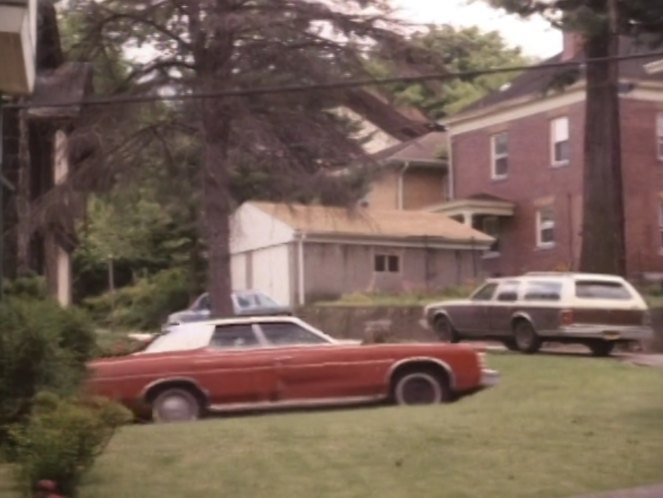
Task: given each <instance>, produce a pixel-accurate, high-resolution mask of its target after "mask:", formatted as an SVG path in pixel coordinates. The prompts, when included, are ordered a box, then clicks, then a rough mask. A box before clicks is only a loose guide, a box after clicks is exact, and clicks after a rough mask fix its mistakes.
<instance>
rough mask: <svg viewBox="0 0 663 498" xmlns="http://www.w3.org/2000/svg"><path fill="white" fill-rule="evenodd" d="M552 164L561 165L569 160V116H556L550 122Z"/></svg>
mask: <svg viewBox="0 0 663 498" xmlns="http://www.w3.org/2000/svg"><path fill="white" fill-rule="evenodd" d="M550 141H551V153H552V165H553V166H561V165H564V164H567V163H568V162H569V156H570V148H569V118H567V117H563V118H557V119H553V120H552V121H551V122H550Z"/></svg>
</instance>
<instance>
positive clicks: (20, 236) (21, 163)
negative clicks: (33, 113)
mask: <svg viewBox="0 0 663 498" xmlns="http://www.w3.org/2000/svg"><path fill="white" fill-rule="evenodd" d="M18 133H19V137H18V181H17V185H16V217H17V222H16V273H17V275H18V276H25V275H28V274H29V273H30V238H31V235H32V233H31V232H32V231H31V228H30V225H31V223H30V174H31V168H30V127H29V124H28V116H27V111H26V110H25V109H22V110H21V111H19V114H18Z"/></svg>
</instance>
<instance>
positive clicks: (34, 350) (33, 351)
mask: <svg viewBox="0 0 663 498" xmlns="http://www.w3.org/2000/svg"><path fill="white" fill-rule="evenodd" d="M0 323H1V324H2V327H0V444H1V443H2V442H3V439H4V438H3V433H4V431H3V430H2V428H3V427H4V426H6V425H7V424H9V423H13V422H16V421H17V420H19V419H20V418H21V417H22V416H23V415H25V414H26V413H27V412H28V411H29V408H30V403H31V400H32V397H33V396H34V395H35V394H36V393H37V392H38V391H40V390H45V389H47V390H51V391H53V392H57V393H60V394H67V393H71V392H73V391H75V390H76V389H77V387H78V385H79V383H80V381H81V380H82V378H83V376H84V375H85V362H86V361H87V360H88V359H89V358H90V357H91V356H92V353H93V350H94V346H95V344H94V333H93V331H92V329H91V327H90V325H89V323H88V321H87V320H86V318H85V316H84V315H83V314H82V313H81V312H80V311H77V310H65V309H63V308H61V307H60V306H59V305H58V304H57V303H55V302H54V301H50V300H37V299H18V298H11V299H9V300H8V301H6V302H4V303H2V304H0Z"/></svg>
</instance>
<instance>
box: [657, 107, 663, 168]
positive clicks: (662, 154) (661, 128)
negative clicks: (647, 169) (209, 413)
mask: <svg viewBox="0 0 663 498" xmlns="http://www.w3.org/2000/svg"><path fill="white" fill-rule="evenodd" d="M656 157H657V158H658V160H659V161H663V112H659V113H657V114H656Z"/></svg>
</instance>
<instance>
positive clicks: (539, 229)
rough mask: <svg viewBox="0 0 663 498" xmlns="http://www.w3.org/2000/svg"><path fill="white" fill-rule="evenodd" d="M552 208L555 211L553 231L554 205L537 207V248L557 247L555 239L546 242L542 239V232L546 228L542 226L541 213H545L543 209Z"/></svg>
mask: <svg viewBox="0 0 663 498" xmlns="http://www.w3.org/2000/svg"><path fill="white" fill-rule="evenodd" d="M548 209H549V210H551V211H552V213H553V222H552V228H553V233H554V230H555V211H554V209H553V206H541V207H539V208H537V210H536V247H537V249H551V248H553V247H555V240H554V239H553V240H552V241H551V242H544V241H543V240H541V232H542V230H543V229H544V227H543V226H542V222H541V215H542V214H543V211H545V210H548Z"/></svg>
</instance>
